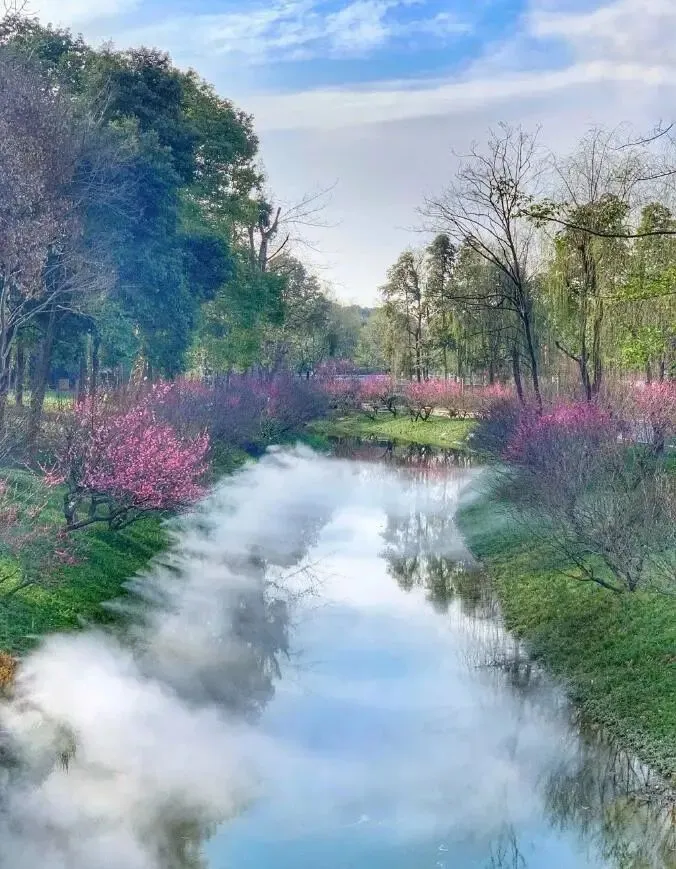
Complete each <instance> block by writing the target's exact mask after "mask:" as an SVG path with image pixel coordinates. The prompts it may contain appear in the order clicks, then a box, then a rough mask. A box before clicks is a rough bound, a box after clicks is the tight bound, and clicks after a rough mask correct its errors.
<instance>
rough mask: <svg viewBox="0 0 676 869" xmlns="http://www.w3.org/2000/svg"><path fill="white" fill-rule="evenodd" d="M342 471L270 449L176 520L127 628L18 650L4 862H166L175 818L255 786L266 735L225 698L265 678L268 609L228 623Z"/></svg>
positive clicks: (321, 507)
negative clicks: (261, 657)
mask: <svg viewBox="0 0 676 869" xmlns="http://www.w3.org/2000/svg"><path fill="white" fill-rule="evenodd" d="M349 476H350V474H349V473H347V472H346V471H343V472H341V470H340V468H339V467H337V466H334V465H333V464H331V463H330V462H328V461H327V460H323V461H314V460H313V459H311V458H310V456H309V453H308V451H303V450H300V451H298V452H296V453H294V452H291V453H288V454H279V455H274V454H273V455H270V456H268V457H267V458H265V459H264V460H263V461H261V462H260V463H259V464H258V465H257V466H256V467H255V468H251V469H247V470H244V471H243V472H242V473H240V474H239V475H238V476H237V477H235V478H233V479H232V480H231V481H230V482H229V483H228V484H225V485H224V486H222V487H220V488H219V489H218V490H217V491H216V492H215V493H214V495H213V496H212V497H211V498H210V499H207V501H206V503H205V504H204V505H203V509H199V510H197V511H196V512H195V514H193V515H192V516H190V517H187V518H186V519H184V520H181V521H179V522H178V523H177V524H176V527H175V531H174V543H173V547H172V549H171V550H170V553H169V555H168V557H166V558H164V559H161V560H159V561H158V562H157V563H156V564H155V566H154V567H153V568H152V569H151V570H150V571H149V573H147V574H146V575H145V576H142V577H140V578H139V580H137V581H136V582H135V583H133V586H134V589H135V591H136V592H137V596H138V599H139V600H140V601H141V602H142V604H141V606H140V607H138V608H136V609H134V608H132V609H131V611H130V614H131V615H132V617H133V618H134V620H135V625H136V626H135V628H134V629H133V630H132V631H131V635H130V637H129V638H128V640H126V641H124V642H120V641H119V640H116V639H115V638H113V637H112V636H108V635H104V634H101V633H97V632H86V633H81V634H77V635H71V636H60V637H54V638H52V639H49V640H47V641H46V642H45V643H44V644H43V646H42V647H41V648H40V649H39V650H38V651H37V652H35V653H34V654H32V655H30V656H29V657H28V658H27V659H26V660H25V661H24V662H22V666H21V669H20V674H19V678H18V681H17V685H16V691H15V697H14V698H13V700H12V702H10V703H9V704H8V705H5V707H4V708H2V709H1V710H0V723H1V727H0V732H2V733H3V739H4V741H5V743H7V742H8V743H9V746H10V747H11V749H12V753H13V754H14V755H16V756H17V757H18V758H19V760H20V766H19V768H18V772H17V773H16V774H11V775H10V778H9V780H8V781H6V782H4V783H3V782H2V779H1V778H0V865H1V866H3V867H4V866H7V867H8V869H9V867H11V869H35V867H36V866H40V867H43V869H65V867H67V869H166V867H167V866H168V865H173V864H172V862H171V860H170V859H169V856H168V855H169V854H170V853H171V851H172V848H173V849H174V850H175V849H176V847H177V845H176V841H172V840H171V838H170V833H171V831H172V827H174V828H177V826H178V825H185V824H186V823H187V824H190V823H194V824H199V825H202V824H210V823H213V822H218V821H222V820H224V819H226V818H228V817H230V816H231V815H232V814H233V813H234V812H235V811H236V810H237V809H238V808H241V807H242V806H243V805H244V804H245V802H246V801H247V800H249V799H250V798H251V797H252V796H253V795H254V794H255V793H256V787H257V782H258V778H259V775H260V772H261V770H260V768H259V765H258V755H259V754H260V752H259V749H258V745H257V744H258V741H259V739H260V738H259V737H258V736H257V734H256V731H255V729H254V728H253V727H252V726H251V725H246V724H245V723H243V721H244V719H242V718H241V717H240V716H239V715H237V716H234V715H233V709H235V710H237V709H239V708H240V706H241V708H242V709H243V710H244V711H246V709H247V704H246V703H244V702H243V701H244V700H247V699H249V698H248V697H246V696H245V697H238V696H237V694H238V692H240V693H241V694H243V695H248V694H249V693H254V694H255V692H256V691H257V690H258V688H259V687H260V684H261V678H260V674H259V672H258V667H257V657H256V655H257V653H258V650H259V648H263V647H262V646H261V644H260V643H259V642H258V639H260V638H256V637H255V633H254V632H255V630H256V626H257V625H258V626H259V627H260V625H261V623H263V624H264V625H265V627H266V628H269V627H270V623H269V619H268V616H269V612H268V611H267V610H266V611H264V612H263V611H261V612H259V613H257V612H256V609H255V606H254V607H253V608H252V607H251V606H249V608H248V609H247V610H246V611H245V612H246V614H247V617H248V619H249V622H250V624H248V625H247V626H246V628H245V630H244V631H243V632H240V631H238V630H237V627H238V623H237V620H238V617H239V616H240V614H241V613H242V608H241V604H242V600H243V598H242V595H244V596H245V599H246V601H248V602H249V603H251V602H253V604H254V605H255V603H256V602H257V601H260V604H261V607H262V601H263V595H264V589H265V582H266V580H265V578H264V575H263V571H262V569H261V567H260V564H261V560H262V561H263V562H265V563H268V564H271V565H277V566H278V569H279V570H282V571H283V570H284V569H285V568H286V567H287V566H288V565H289V564H292V563H294V562H295V561H296V560H297V559H298V558H301V557H302V555H303V552H304V550H305V549H306V548H307V546H308V545H310V544H311V542H312V540H313V534H314V532H315V528H316V525H317V523H319V524H320V525H321V524H322V522H325V521H326V519H327V518H328V515H327V514H330V511H331V510H332V509H333V508H334V507H335V505H336V504H337V503H339V502H340V500H341V499H342V498H344V497H345V493H346V491H347V488H346V485H347V481H348V479H349ZM291 480H293V485H290V481H291ZM276 594H278V595H280V596H281V599H280V602H279V603H280V605H281V604H283V603H284V600H283V596H284V592H283V590H279V591H278V592H276ZM252 635H253V637H254V649H253V653H252V650H251V642H250V641H251V639H252ZM263 681H264V680H263ZM254 699H259V700H261V699H262V700H264V699H265V697H262V698H260V697H254ZM73 746H74V747H75V752H74V754H73V756H72V757H70V760H69V762H68V764H67V768H64V766H62V765H61V764H60V763H59V756H60V755H62V754H64V753H65V754H68V753H69V751H70V749H71V748H72V747H73ZM175 832H176V830H175Z"/></svg>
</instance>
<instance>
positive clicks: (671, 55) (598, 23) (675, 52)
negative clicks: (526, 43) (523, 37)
mask: <svg viewBox="0 0 676 869" xmlns="http://www.w3.org/2000/svg"><path fill="white" fill-rule="evenodd" d="M563 8H564V9H565V7H563ZM529 26H530V29H531V31H532V33H533V35H534V36H536V37H539V38H549V39H559V40H564V41H565V42H566V43H567V44H568V46H569V48H570V49H571V51H572V52H573V53H574V54H575V55H576V56H577V57H578V58H582V59H589V58H595V59H600V58H602V59H604V60H608V61H612V62H616V63H627V62H632V63H633V62H639V63H640V62H647V63H650V64H665V63H669V64H673V63H674V62H676V43H675V42H674V39H673V33H674V30H675V28H676V3H674V0H616V2H614V3H608V4H607V5H603V6H599V7H597V8H595V9H592V10H589V11H586V12H577V13H570V12H566V11H552V10H551V8H549V9H540V8H538V7H536V8H534V9H533V11H532V14H531V16H530V19H529Z"/></svg>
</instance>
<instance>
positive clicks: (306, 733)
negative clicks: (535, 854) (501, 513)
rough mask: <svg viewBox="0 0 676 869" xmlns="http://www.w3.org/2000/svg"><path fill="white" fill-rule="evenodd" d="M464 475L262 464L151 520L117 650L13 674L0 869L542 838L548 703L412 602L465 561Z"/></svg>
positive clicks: (59, 643)
mask: <svg viewBox="0 0 676 869" xmlns="http://www.w3.org/2000/svg"><path fill="white" fill-rule="evenodd" d="M477 473H478V472H476V471H472V470H467V469H462V468H454V469H453V468H451V469H447V472H444V473H443V474H438V473H436V472H435V473H427V472H426V471H425V470H424V469H422V470H414V471H412V470H411V469H396V468H387V467H384V466H383V465H378V464H369V463H363V462H362V463H359V462H349V461H341V460H337V459H330V458H324V457H319V456H317V455H316V454H314V453H312V452H311V451H309V450H307V449H305V448H296V449H288V450H287V449H285V450H276V451H275V450H273V451H271V452H270V453H269V454H268V455H266V456H265V457H263V459H262V460H261V461H259V462H257V463H256V464H252V465H250V466H248V467H246V468H244V469H243V470H242V471H240V472H239V473H237V474H235V475H234V476H233V477H231V478H229V479H227V480H226V481H224V482H223V483H222V484H221V485H219V486H218V487H217V489H216V490H215V491H214V492H213V493H212V494H211V495H210V496H209V497H208V498H207V499H205V501H204V503H203V504H201V505H200V506H199V508H198V509H196V510H194V511H193V512H192V513H191V514H190V515H188V516H184V517H182V518H180V519H178V520H175V521H174V522H172V523H171V526H170V531H171V545H170V548H169V550H168V552H167V553H166V554H165V555H163V556H162V557H161V558H159V559H158V560H156V561H155V562H154V563H153V564H152V565H151V566H150V568H149V569H148V571H146V572H145V573H144V574H143V575H141V576H139V577H137V578H135V579H134V580H132V581H131V582H130V584H129V592H130V594H129V596H128V597H126V598H125V599H124V600H123V601H118V602H114V603H113V604H111V606H112V608H113V609H114V610H116V611H117V613H118V614H119V615H121V616H122V619H118V620H116V622H115V623H116V624H117V625H118V627H117V628H115V629H110V630H108V631H105V632H104V631H102V630H100V629H99V630H84V631H82V632H80V633H77V634H72V635H66V636H57V637H53V638H51V639H48V640H47V641H46V642H44V643H43V644H42V645H41V646H40V648H39V649H37V650H36V651H35V652H34V653H33V654H32V655H30V656H29V657H28V658H27V659H26V660H25V661H24V662H23V663H22V666H21V668H20V673H19V677H18V682H17V685H16V691H15V695H14V697H13V699H12V700H11V702H9V703H7V704H6V705H5V707H4V708H3V709H2V711H1V719H2V728H3V742H2V745H3V753H4V755H5V756H6V758H7V763H6V764H5V766H4V773H3V775H4V779H3V780H2V784H1V789H0V855H1V858H0V865H1V866H2V867H5V866H6V867H8V869H10V867H11V869H35V867H38V866H39V867H40V869H186V867H195V866H197V865H203V864H202V863H200V862H199V861H200V859H201V857H200V851H201V847H202V845H203V843H204V841H205V840H206V839H207V837H209V836H211V835H212V834H213V833H214V832H215V831H216V830H217V829H218V828H220V832H219V833H218V835H217V836H216V838H215V839H214V841H213V843H212V845H210V847H209V849H208V850H209V854H210V859H211V863H210V864H209V865H210V866H212V867H213V869H222V867H226V866H229V865H239V866H240V867H243V869H245V867H246V866H247V865H249V866H252V867H258V866H264V865H269V864H270V863H271V862H274V863H275V865H277V866H279V867H284V866H289V867H292V866H294V867H302V866H304V865H307V866H308V867H310V866H316V865H323V866H326V867H331V866H342V865H344V861H345V860H346V859H348V857H349V859H351V860H352V862H353V863H354V864H355V865H356V864H358V865H362V864H363V865H367V864H368V865H372V864H371V862H370V860H371V858H370V857H368V854H371V855H373V854H379V855H380V858H381V859H382V861H383V863H382V865H384V864H385V862H387V863H388V865H390V866H399V865H401V866H411V865H414V863H415V861H416V860H417V859H418V857H417V855H419V854H421V853H423V852H421V851H420V850H415V851H414V852H411V853H412V854H413V856H411V853H409V852H407V851H406V849H407V848H410V847H413V848H415V849H419V848H421V847H423V848H427V847H428V846H429V847H432V853H436V850H437V848H442V849H445V848H450V850H451V855H449V856H453V853H454V852H453V848H454V847H460V848H461V850H460V851H459V852H457V853H458V854H460V855H462V854H463V853H464V851H463V850H462V849H463V848H466V847H469V846H468V845H467V842H477V841H489V840H492V839H494V838H495V837H496V836H498V835H501V831H502V830H504V829H505V825H517V826H519V825H521V826H526V827H528V825H532V824H536V825H537V824H540V823H541V822H542V812H543V808H542V805H543V796H542V788H541V783H542V782H543V781H545V780H547V778H548V776H550V774H552V773H553V772H554V771H557V773H558V774H559V775H561V774H564V775H565V774H567V773H566V771H567V770H570V769H572V767H571V766H570V764H571V763H572V762H573V759H574V756H575V752H576V745H577V743H576V742H575V740H574V739H573V740H572V741H571V738H570V728H569V726H568V722H567V719H566V716H565V714H562V712H561V709H560V706H561V702H560V696H559V695H558V694H557V692H555V691H553V690H552V688H551V686H550V685H549V684H548V683H547V682H546V680H544V681H543V683H542V685H540V683H534V687H533V686H531V689H532V690H529V691H522V690H515V687H514V685H510V684H509V683H508V681H506V680H505V679H504V678H499V679H496V672H495V671H492V670H490V669H489V670H485V669H482V666H483V662H482V660H481V655H482V654H483V653H485V654H487V655H488V656H489V657H491V658H492V657H495V656H496V655H499V654H500V653H501V652H500V649H501V644H502V647H505V641H506V638H505V635H504V633H503V632H502V631H501V629H500V627H499V625H496V624H495V623H494V622H493V621H491V620H490V619H488V618H485V616H481V617H480V618H478V619H477V618H474V617H470V616H468V614H467V612H466V608H467V604H466V602H465V603H463V601H461V600H460V599H459V598H457V597H453V595H452V593H451V592H450V591H449V594H450V596H449V598H448V602H447V603H446V604H443V601H442V599H441V598H442V596H441V595H440V593H439V590H438V589H437V588H436V585H434V583H433V587H434V589H435V595H436V597H435V598H434V600H433V603H434V604H435V605H431V603H430V599H429V595H426V592H425V584H426V582H427V579H429V577H428V575H427V574H428V573H430V572H434V571H435V570H437V571H440V573H441V575H443V576H446V575H447V574H448V569H449V566H452V565H454V564H456V563H458V562H462V563H466V562H468V561H470V560H471V559H470V556H469V553H468V552H467V550H466V548H465V546H464V544H463V541H462V539H461V536H460V535H459V533H458V531H457V528H456V526H455V522H454V514H455V512H456V509H457V506H458V503H459V501H460V498H461V497H467V496H468V494H469V493H470V491H471V484H473V483H474V482H475V480H476V475H477ZM432 578H433V579H434V577H432ZM435 582H436V579H435ZM442 604H443V605H442ZM120 624H122V625H123V627H119V625H120ZM507 643H508V645H509V644H511V641H509V640H507ZM512 649H513V644H511V645H509V649H508V652H509V653H511V652H510V650H512ZM482 650H483V652H482ZM503 650H504V648H503ZM280 676H283V678H280ZM562 771H563V773H562ZM231 820H232V821H233V823H228V821H231ZM346 831H347V832H346ZM350 831H351V832H350ZM336 837H338V838H336ZM458 842H461V843H462V842H464V843H465V844H464V845H461V846H458V845H457V843H458ZM546 842H547V843H548V842H549V840H548V839H546ZM308 843H310V844H308ZM318 843H323V845H321V846H320V845H318ZM453 843H456V845H455V846H454V845H453ZM472 847H474V846H472ZM547 847H549V845H547ZM571 847H572V846H571ZM401 849H404V850H401ZM559 850H560V849H559ZM425 853H426V852H425ZM547 853H548V852H547ZM568 853H570V855H571V860H572V859H573V856H572V855H573V851H571V850H569V852H568ZM575 853H577V852H575ZM405 854H408V856H407V857H406V856H405ZM350 855H351V856H350ZM402 855H404V856H402ZM414 858H415V859H414ZM576 859H577V858H576ZM341 861H343V862H341ZM449 865H450V864H449ZM472 865H473V864H472ZM557 865H559V864H557ZM560 865H599V864H596V863H593V864H592V863H586V862H584V861H583V862H582V863H576V862H574V861H573V862H570V863H565V864H564V863H561V864H560Z"/></svg>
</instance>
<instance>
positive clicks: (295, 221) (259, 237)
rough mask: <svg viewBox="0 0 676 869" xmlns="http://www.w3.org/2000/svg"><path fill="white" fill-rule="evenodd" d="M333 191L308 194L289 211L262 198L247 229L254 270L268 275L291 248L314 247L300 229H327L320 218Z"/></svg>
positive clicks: (247, 239)
mask: <svg viewBox="0 0 676 869" xmlns="http://www.w3.org/2000/svg"><path fill="white" fill-rule="evenodd" d="M332 189H333V188H332V187H330V188H327V189H324V190H320V191H318V192H316V193H309V194H306V195H305V196H303V198H302V199H301V200H300V201H299V202H297V203H295V204H294V205H291V206H289V207H288V208H286V209H285V208H283V206H281V205H277V206H275V205H273V204H272V203H271V202H270V201H267V200H266V199H263V198H261V199H258V200H256V201H255V202H253V203H252V206H253V208H252V216H251V219H250V220H249V222H248V223H247V224H246V226H245V233H246V243H247V247H248V250H249V259H250V263H251V266H252V267H254V268H257V269H258V270H260V271H262V272H266V271H268V269H269V267H270V266H271V264H272V263H273V262H274V261H275V260H276V259H277V258H278V257H279V256H281V255H282V254H284V253H289V251H290V247H291V245H292V244H294V243H296V244H299V243H300V244H304V245H306V246H309V247H312V245H311V244H310V243H309V242H308V241H307V240H306V239H304V238H303V236H302V233H301V232H300V229H301V228H302V227H323V226H327V224H326V222H325V221H324V220H323V218H322V217H321V215H322V213H323V211H324V209H325V208H326V204H327V194H328V193H329V192H330V191H331V190H332Z"/></svg>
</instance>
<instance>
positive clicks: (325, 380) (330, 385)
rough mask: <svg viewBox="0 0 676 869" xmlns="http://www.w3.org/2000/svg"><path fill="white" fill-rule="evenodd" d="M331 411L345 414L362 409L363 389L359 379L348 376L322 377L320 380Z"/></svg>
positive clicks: (320, 386) (319, 383)
mask: <svg viewBox="0 0 676 869" xmlns="http://www.w3.org/2000/svg"><path fill="white" fill-rule="evenodd" d="M318 385H319V388H320V389H321V390H322V391H323V393H324V395H325V396H326V400H327V402H328V407H329V409H330V410H334V411H338V412H342V413H345V412H347V411H350V410H358V409H359V408H360V407H361V388H360V383H359V380H358V378H356V377H347V376H335V377H322V378H320V379H319V380H318Z"/></svg>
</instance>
